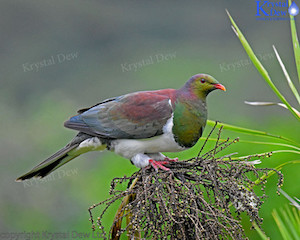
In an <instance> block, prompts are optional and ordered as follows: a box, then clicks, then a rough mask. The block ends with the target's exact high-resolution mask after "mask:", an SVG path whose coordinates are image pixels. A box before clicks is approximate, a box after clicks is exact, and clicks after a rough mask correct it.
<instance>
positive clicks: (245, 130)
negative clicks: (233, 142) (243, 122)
mask: <svg viewBox="0 0 300 240" xmlns="http://www.w3.org/2000/svg"><path fill="white" fill-rule="evenodd" d="M207 125H209V126H212V127H213V126H214V125H215V121H212V120H207ZM221 126H223V129H227V130H230V131H235V132H241V133H245V134H250V135H256V136H262V137H269V138H275V139H280V140H285V141H288V142H291V143H293V144H294V145H297V146H299V144H298V143H295V142H294V141H293V140H291V139H288V138H286V137H282V136H278V135H274V134H271V133H267V132H262V131H259V130H254V129H249V128H243V127H238V126H234V125H230V124H226V123H218V125H217V127H218V128H220V127H221Z"/></svg>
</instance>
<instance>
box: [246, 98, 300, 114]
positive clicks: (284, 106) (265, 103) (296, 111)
mask: <svg viewBox="0 0 300 240" xmlns="http://www.w3.org/2000/svg"><path fill="white" fill-rule="evenodd" d="M244 103H246V104H248V105H252V106H272V105H277V106H280V107H283V108H285V109H287V107H286V105H284V104H283V103H275V102H248V101H244ZM293 110H294V111H295V113H297V115H298V116H300V112H299V111H298V110H297V109H295V108H293Z"/></svg>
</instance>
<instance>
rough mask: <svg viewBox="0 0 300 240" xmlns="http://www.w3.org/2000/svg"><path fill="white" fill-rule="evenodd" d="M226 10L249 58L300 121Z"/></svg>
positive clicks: (299, 118)
mask: <svg viewBox="0 0 300 240" xmlns="http://www.w3.org/2000/svg"><path fill="white" fill-rule="evenodd" d="M226 12H227V14H228V16H229V19H230V21H231V23H232V27H233V29H234V32H235V33H236V34H237V37H238V38H239V39H240V42H241V43H242V45H243V47H244V49H245V51H246V53H247V54H248V56H249V58H250V59H251V61H252V62H253V64H254V66H255V67H256V69H257V70H258V72H259V73H260V74H261V76H262V77H263V78H264V79H265V81H266V82H267V83H268V84H269V86H270V87H271V89H272V90H273V92H274V93H275V94H276V95H277V97H278V98H279V99H280V101H281V102H283V103H284V104H285V105H286V106H287V108H288V109H289V110H290V112H291V113H292V114H293V115H294V116H295V117H296V118H297V119H298V120H299V121H300V116H298V115H297V114H296V113H295V112H294V110H293V108H292V107H291V105H290V104H289V103H288V101H287V100H286V99H285V97H284V96H283V95H282V94H281V93H280V91H279V90H278V89H277V87H276V86H275V85H274V83H273V82H272V80H271V78H270V76H269V74H268V72H267V70H266V69H265V68H264V66H263V65H262V64H261V62H260V61H259V60H258V58H257V57H256V55H255V54H254V52H253V50H252V48H251V47H250V45H249V43H248V42H247V40H246V38H245V37H244V35H243V34H242V32H241V31H240V29H239V28H238V26H237V25H236V23H235V22H234V20H233V18H232V17H231V15H230V14H229V12H228V11H227V10H226Z"/></svg>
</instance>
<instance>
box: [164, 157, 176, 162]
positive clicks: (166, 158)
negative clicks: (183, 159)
mask: <svg viewBox="0 0 300 240" xmlns="http://www.w3.org/2000/svg"><path fill="white" fill-rule="evenodd" d="M165 161H167V162H168V163H170V162H178V158H168V157H165Z"/></svg>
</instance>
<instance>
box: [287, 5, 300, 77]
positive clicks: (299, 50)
mask: <svg viewBox="0 0 300 240" xmlns="http://www.w3.org/2000/svg"><path fill="white" fill-rule="evenodd" d="M291 4H292V1H291V0H289V6H291ZM290 24H291V34H292V42H293V48H294V56H295V63H296V67H297V72H298V80H299V82H300V46H299V41H298V36H297V30H296V23H295V17H294V16H290Z"/></svg>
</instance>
